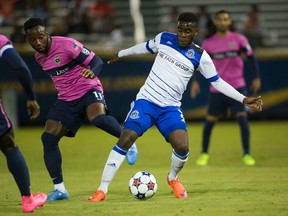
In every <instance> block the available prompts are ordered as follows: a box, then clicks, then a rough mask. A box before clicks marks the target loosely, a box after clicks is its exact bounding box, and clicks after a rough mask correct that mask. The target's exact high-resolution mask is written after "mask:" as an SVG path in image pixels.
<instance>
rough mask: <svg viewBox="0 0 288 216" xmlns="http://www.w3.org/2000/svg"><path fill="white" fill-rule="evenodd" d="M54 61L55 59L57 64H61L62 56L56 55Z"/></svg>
mask: <svg viewBox="0 0 288 216" xmlns="http://www.w3.org/2000/svg"><path fill="white" fill-rule="evenodd" d="M54 61H55V62H56V63H57V64H60V62H61V60H60V57H59V56H55V57H54Z"/></svg>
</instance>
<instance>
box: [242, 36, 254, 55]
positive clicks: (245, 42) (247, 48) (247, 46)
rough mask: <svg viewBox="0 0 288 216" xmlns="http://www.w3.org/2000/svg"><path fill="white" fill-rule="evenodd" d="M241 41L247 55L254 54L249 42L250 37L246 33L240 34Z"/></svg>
mask: <svg viewBox="0 0 288 216" xmlns="http://www.w3.org/2000/svg"><path fill="white" fill-rule="evenodd" d="M239 42H240V47H241V50H243V51H244V52H245V54H246V55H247V56H250V55H252V54H253V51H252V48H251V46H250V44H249V42H248V39H247V38H246V37H245V36H244V35H239Z"/></svg>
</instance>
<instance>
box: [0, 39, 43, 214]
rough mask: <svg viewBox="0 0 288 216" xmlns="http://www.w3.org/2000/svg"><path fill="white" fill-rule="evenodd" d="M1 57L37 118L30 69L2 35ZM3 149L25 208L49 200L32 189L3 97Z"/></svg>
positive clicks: (0, 112) (0, 133) (0, 121)
mask: <svg viewBox="0 0 288 216" xmlns="http://www.w3.org/2000/svg"><path fill="white" fill-rule="evenodd" d="M0 58H1V59H2V60H3V61H5V62H6V63H7V64H8V65H9V66H10V67H11V68H12V69H13V71H15V73H16V75H17V79H18V81H19V82H20V83H21V85H22V87H23V89H24V90H25V92H26V94H27V96H28V100H27V110H28V114H29V115H30V117H31V119H35V118H37V117H38V115H39V113H40V107H39V105H38V103H37V101H36V96H35V93H34V89H33V82H32V77H31V73H30V70H29V68H28V66H27V65H26V63H25V62H24V61H23V59H22V58H21V57H20V55H19V53H18V52H17V51H16V50H15V49H14V47H13V44H12V43H11V41H9V40H8V39H7V38H6V37H5V36H4V35H1V34H0ZM0 149H1V151H2V152H3V154H4V155H5V157H6V160H7V165H8V169H9V171H10V172H11V174H12V175H13V177H14V179H15V182H16V184H17V186H18V188H19V191H20V194H21V196H22V211H23V212H33V211H34V210H35V209H36V208H38V207H39V206H42V205H43V204H44V203H45V202H46V198H47V196H46V194H44V193H35V194H32V193H31V192H30V177H29V171H28V167H27V164H26V162H25V159H24V157H23V155H22V153H21V151H20V149H19V147H18V146H17V145H16V143H15V140H14V131H13V127H12V124H11V121H10V119H9V118H8V116H7V114H6V112H5V110H4V108H3V106H2V102H1V100H0Z"/></svg>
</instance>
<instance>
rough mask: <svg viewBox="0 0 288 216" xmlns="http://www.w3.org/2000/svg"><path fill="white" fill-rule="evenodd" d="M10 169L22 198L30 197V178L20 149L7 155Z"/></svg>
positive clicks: (14, 149) (13, 150)
mask: <svg viewBox="0 0 288 216" xmlns="http://www.w3.org/2000/svg"><path fill="white" fill-rule="evenodd" d="M5 156H6V160H7V165H8V169H9V171H10V172H11V174H12V175H13V177H14V179H15V181H16V184H17V186H18V188H19V190H20V193H21V196H30V177H29V172H28V168H27V165H26V162H25V159H24V157H23V155H22V153H21V152H20V150H19V148H18V147H15V148H13V149H11V150H9V151H7V152H6V153H5Z"/></svg>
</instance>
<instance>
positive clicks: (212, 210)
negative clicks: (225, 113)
mask: <svg viewBox="0 0 288 216" xmlns="http://www.w3.org/2000/svg"><path fill="white" fill-rule="evenodd" d="M250 127H251V132H252V137H251V141H252V152H253V155H254V156H255V159H256V160H257V165H256V166H255V167H245V166H244V165H243V164H242V161H241V145H240V138H239V128H238V127H237V124H236V123H219V124H218V125H216V127H215V128H214V133H213V135H212V138H211V139H212V142H211V151H210V164H209V166H208V167H205V168H201V167H197V166H196V165H195V159H196V157H197V155H198V153H199V151H200V140H201V133H202V132H201V129H202V124H199V123H195V124H190V125H189V139H190V152H191V154H190V158H189V161H188V163H187V165H186V166H185V168H184V169H183V171H182V173H181V174H180V178H181V181H182V182H183V184H184V185H185V186H186V189H187V191H188V194H189V198H188V199H184V200H180V199H177V198H175V197H174V195H173V194H172V192H171V189H170V188H169V186H168V185H167V183H166V182H165V178H166V175H167V172H168V170H169V166H170V157H171V148H170V146H169V145H168V144H167V143H166V142H165V141H164V139H163V138H162V137H161V135H160V134H159V133H158V131H157V129H156V128H152V129H150V130H149V131H148V132H147V133H146V134H145V135H144V136H143V137H141V138H139V140H138V149H139V153H140V155H139V160H138V162H137V163H136V164H135V165H134V166H129V165H128V164H127V163H126V162H124V164H123V165H122V167H121V168H120V170H119V172H118V174H117V175H116V178H115V179H114V181H113V182H112V184H111V186H110V188H109V190H110V191H109V193H108V196H107V200H106V201H104V202H101V203H88V202H86V200H87V198H88V197H89V196H90V195H91V194H92V193H93V192H94V191H95V190H96V189H97V187H98V185H99V181H100V177H101V173H102V168H103V166H104V163H105V161H106V158H107V156H108V154H109V151H110V149H111V148H112V146H113V145H114V143H115V141H116V139H115V138H113V137H111V136H110V135H108V134H105V133H104V132H102V131H100V130H98V129H96V128H93V127H88V126H87V127H82V128H81V129H80V131H79V132H78V134H77V137H76V138H74V139H70V138H64V139H63V140H61V142H60V146H61V150H62V155H63V172H64V177H65V185H66V188H67V189H68V191H69V194H70V198H69V200H67V201H57V202H50V203H47V204H45V206H44V207H43V208H40V209H37V210H36V211H35V212H34V213H33V215H59V216H68V215H69V216H82V215H101V216H102V215H120V216H121V215H125V216H130V215H137V216H141V215H145V216H146V215H153V216H154V215H175V216H176V215H179V216H180V215H189V216H190V215H195V216H196V215H197V216H198V215H199V216H202V215H203V216H204V215H205V216H208V215H209V216H218V215H221V216H226V215H227V216H235V215H237V216H238V215H240V216H242V215H249V216H250V215H253V216H258V215H259V216H260V215H261V216H263V215H267V216H268V215H269V216H270V215H273V216H274V215H285V216H288V204H287V202H288V168H287V166H288V157H287V155H288V148H287V144H288V143H287V142H288V141H287V140H288V130H287V129H288V122H256V123H251V125H250ZM42 130H43V128H42V127H40V128H21V129H18V130H16V131H15V134H16V140H17V143H19V146H20V148H21V150H22V152H23V154H24V156H25V158H26V161H27V164H28V166H29V169H30V176H31V185H32V191H34V192H36V191H43V192H45V193H49V192H50V191H51V190H52V183H51V181H50V179H49V176H48V173H47V171H46V168H45V165H44V162H43V159H42V158H43V157H42V144H41V140H40V137H41V133H42ZM0 164H1V169H0V215H13V216H14V215H15V216H17V215H22V213H21V205H20V203H21V202H20V196H19V192H18V190H17V188H16V185H15V183H14V181H13V178H12V176H11V175H10V173H9V172H8V169H7V166H6V162H5V158H4V157H3V156H1V157H0ZM139 170H145V171H149V172H151V173H153V174H154V176H155V177H156V179H157V182H158V191H157V193H156V195H155V196H154V197H153V198H151V199H150V200H146V201H139V200H136V199H135V198H133V197H132V195H131V194H130V193H129V191H128V181H129V179H130V177H131V176H132V174H134V173H135V172H137V171H139Z"/></svg>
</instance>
